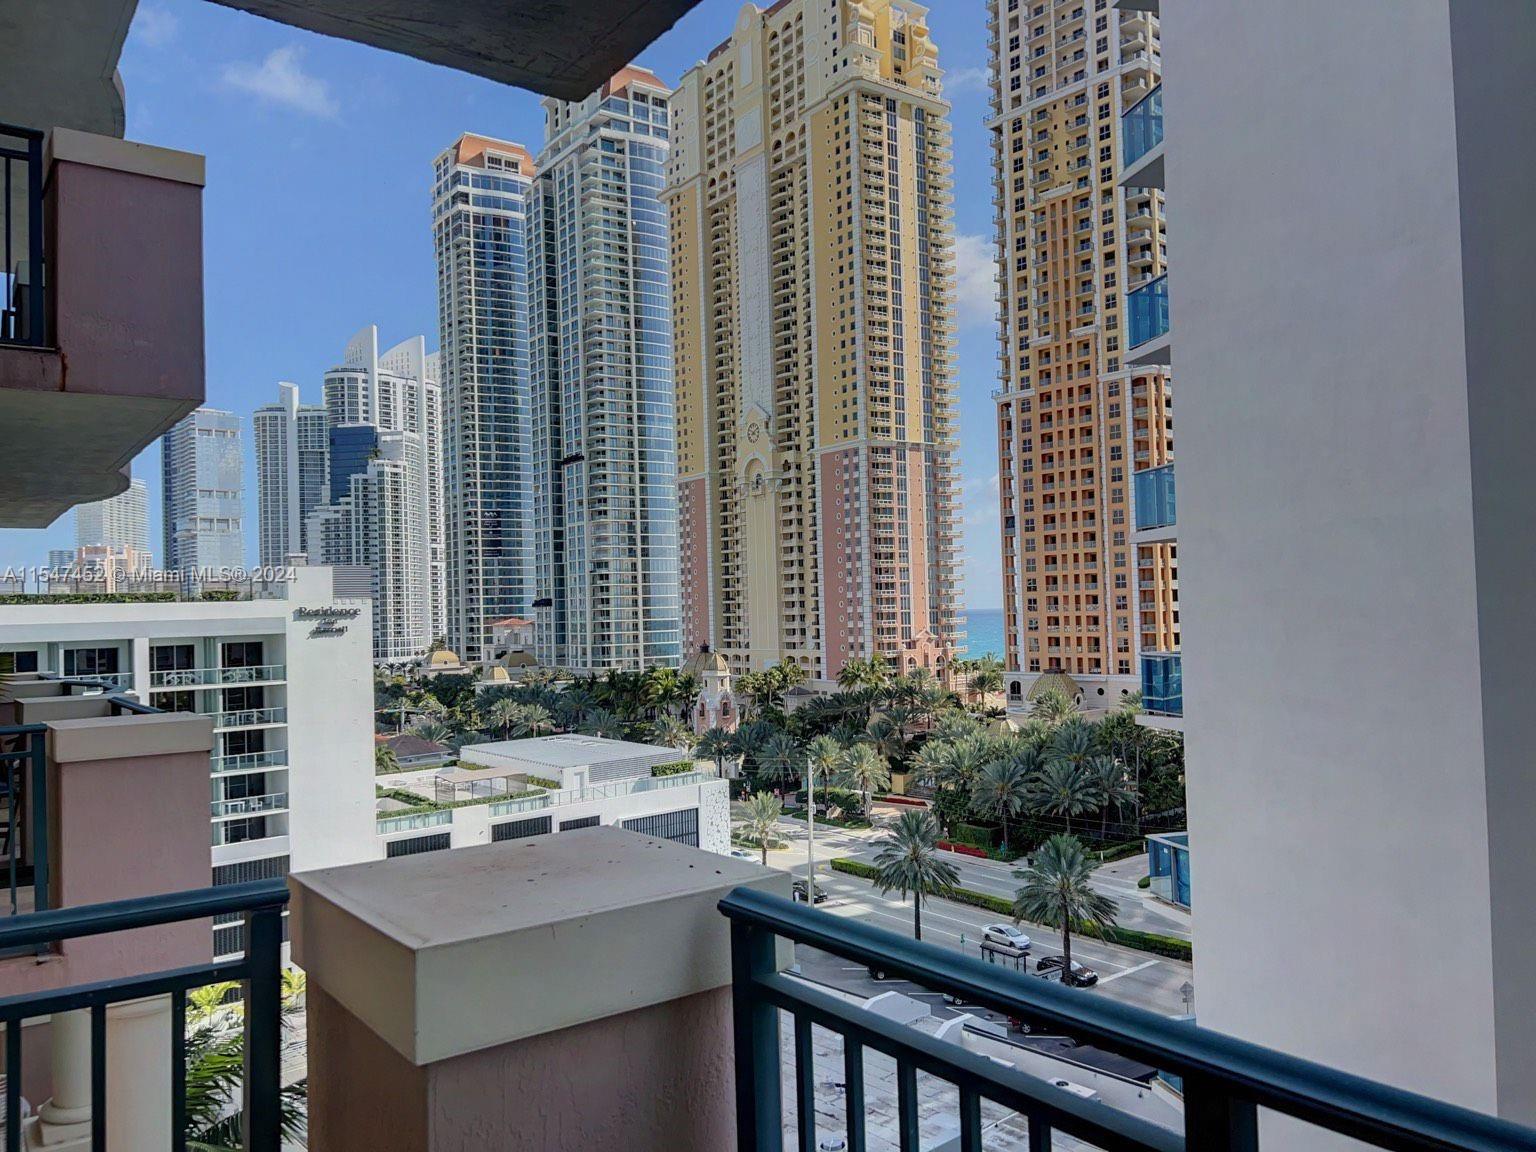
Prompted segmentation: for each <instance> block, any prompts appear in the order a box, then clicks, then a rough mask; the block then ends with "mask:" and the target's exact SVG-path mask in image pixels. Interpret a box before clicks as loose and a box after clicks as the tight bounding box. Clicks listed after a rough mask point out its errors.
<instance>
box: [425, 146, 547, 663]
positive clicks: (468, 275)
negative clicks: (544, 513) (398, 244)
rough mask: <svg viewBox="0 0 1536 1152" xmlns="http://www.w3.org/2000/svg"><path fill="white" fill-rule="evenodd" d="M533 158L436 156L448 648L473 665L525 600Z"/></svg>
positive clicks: (498, 151)
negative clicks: (499, 624) (498, 624)
mask: <svg viewBox="0 0 1536 1152" xmlns="http://www.w3.org/2000/svg"><path fill="white" fill-rule="evenodd" d="M532 178H533V158H532V157H531V156H530V155H529V154H528V152H527V150H526V149H524V148H523V147H522V146H521V145H518V144H509V143H505V142H503V141H499V140H491V139H487V138H485V137H482V136H469V135H466V136H461V137H460V138H459V139H458V140H457V141H456V142H455V143H454V144H453V146H452V147H450V148H449V149H447V151H445V152H444V153H443V154H442V155H441V156H439V157H438V159H437V164H436V167H435V170H434V182H433V202H432V207H433V236H434V241H435V246H436V251H437V269H438V309H439V318H440V322H441V330H442V353H441V357H442V364H441V370H442V376H443V378H442V389H443V470H444V479H445V483H444V505H445V509H444V511H445V522H446V532H445V548H444V558H445V565H444V566H445V568H446V583H447V635H448V644H449V647H450V648H452V649H453V650H454V651H455V652H457V653H458V654H459V655H460V656H461V657H462V658H463V659H464V660H465V661H469V662H474V661H479V660H481V659H483V658H484V655H485V652H486V649H487V647H488V643H489V630H490V624H491V622H492V621H494V620H498V619H501V618H503V617H506V616H515V615H527V614H528V613H529V611H530V610H531V608H532V602H533V599H534V592H533V585H534V579H533V573H534V564H533V478H532V477H533V468H532V464H533V461H532V444H533V435H532V418H531V417H532V413H531V397H530V386H529V360H528V357H529V349H528V292H529V284H528V248H527V211H528V200H529V195H530V187H531V182H532Z"/></svg>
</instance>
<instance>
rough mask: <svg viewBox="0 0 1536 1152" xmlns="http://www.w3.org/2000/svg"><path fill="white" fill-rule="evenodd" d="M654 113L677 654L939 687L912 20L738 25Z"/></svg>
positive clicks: (766, 20)
mask: <svg viewBox="0 0 1536 1152" xmlns="http://www.w3.org/2000/svg"><path fill="white" fill-rule="evenodd" d="M671 106H672V114H673V115H672V133H673V135H672V149H671V158H670V161H669V163H668V179H667V190H666V199H667V202H668V206H669V208H670V210H671V233H672V261H673V267H672V282H673V314H674V323H675V326H676V330H675V346H676V368H675V371H676V376H677V428H678V478H679V479H678V488H679V503H678V517H679V523H680V537H681V569H682V592H683V637H684V647H685V649H686V650H687V651H690V652H696V651H699V650H700V649H701V648H702V646H704V645H706V644H708V645H710V646H711V647H712V649H713V650H715V651H718V652H719V653H721V654H722V655H723V656H724V657H725V658H726V660H727V661H728V662H729V663H730V664H731V666H732V670H733V671H737V672H739V671H741V670H743V669H747V668H761V667H764V666H767V665H771V664H774V663H777V662H779V661H781V660H791V661H794V662H796V663H798V664H800V665H801V666H802V667H803V668H804V669H805V670H806V671H807V672H808V673H809V674H810V675H811V676H812V677H813V678H821V679H831V678H834V677H836V675H837V674H838V671H839V670H840V669H841V668H842V667H843V665H844V664H845V663H846V662H847V661H848V660H849V659H851V658H855V657H865V656H869V655H873V654H880V655H883V656H885V657H886V658H887V659H889V660H890V661H891V662H892V663H893V664H895V665H897V666H899V667H901V668H902V669H910V668H913V667H923V666H926V667H929V668H932V669H933V670H935V671H938V672H947V670H948V665H949V663H950V661H951V659H952V657H953V655H954V651H955V648H956V645H957V642H958V640H959V633H958V631H957V629H958V615H957V612H958V609H957V605H958V599H959V598H958V591H959V589H958V584H959V571H958V565H957V563H956V521H957V514H956V492H955V468H954V462H953V455H954V447H955V445H954V415H953V405H954V388H955V382H954V356H953V348H954V335H953V333H954V321H953V288H952V284H953V251H952V242H953V226H952V221H951V217H952V212H951V207H950V206H951V203H952V200H953V196H952V194H951V191H950V189H951V187H952V184H953V180H952V175H951V173H952V169H951V164H950V128H949V106H948V104H946V103H945V101H944V98H943V94H942V86H941V83H940V71H939V67H938V49H937V47H936V46H935V44H934V42H933V40H932V38H931V37H930V36H929V34H928V28H927V26H926V24H925V23H924V21H923V9H922V8H921V7H919V6H918V5H916V4H912V3H907V2H905V0H863V2H850V0H834V2H831V3H827V2H815V3H813V2H811V0H788V2H787V3H780V4H775V5H774V6H773V7H772V8H771V9H769V10H767V11H763V12H756V11H754V10H752V9H750V8H745V9H743V10H742V13H741V15H740V17H739V18H738V19H737V22H736V28H735V31H734V32H733V33H732V35H731V38H730V39H729V40H728V41H726V42H725V43H723V44H721V45H720V46H719V47H718V48H717V49H716V50H715V51H714V52H712V53H711V54H710V56H709V59H708V60H706V61H705V62H704V63H702V64H699V65H698V66H696V67H695V68H693V69H691V70H690V71H689V72H688V74H687V75H686V76H684V77H683V79H682V81H681V83H680V84H679V85H678V89H677V91H676V93H675V94H674V95H673V97H672V102H671Z"/></svg>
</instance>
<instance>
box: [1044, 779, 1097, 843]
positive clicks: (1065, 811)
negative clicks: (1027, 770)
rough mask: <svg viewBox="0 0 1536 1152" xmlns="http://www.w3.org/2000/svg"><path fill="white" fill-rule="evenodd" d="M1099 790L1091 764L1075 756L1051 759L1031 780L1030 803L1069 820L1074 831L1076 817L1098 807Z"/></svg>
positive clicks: (1069, 827)
mask: <svg viewBox="0 0 1536 1152" xmlns="http://www.w3.org/2000/svg"><path fill="white" fill-rule="evenodd" d="M1098 795H1099V791H1098V788H1097V787H1096V786H1095V785H1094V782H1093V777H1092V776H1090V775H1089V774H1088V770H1087V768H1085V767H1084V766H1083V765H1081V764H1076V763H1073V762H1072V761H1071V760H1048V761H1046V764H1045V767H1044V768H1042V769H1040V771H1039V772H1037V773H1036V774H1035V777H1034V779H1033V780H1032V781H1030V790H1029V796H1030V803H1031V804H1033V805H1034V807H1036V808H1038V809H1040V811H1042V812H1045V813H1047V814H1049V815H1051V816H1062V817H1065V818H1066V821H1067V834H1068V835H1069V836H1070V835H1071V834H1072V817H1074V816H1077V815H1079V814H1081V813H1083V812H1092V811H1093V810H1094V808H1096V807H1097V806H1098V805H1097V801H1098Z"/></svg>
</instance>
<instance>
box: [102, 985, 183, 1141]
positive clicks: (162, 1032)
mask: <svg viewBox="0 0 1536 1152" xmlns="http://www.w3.org/2000/svg"><path fill="white" fill-rule="evenodd" d="M170 1050H171V1002H170V1000H169V998H167V997H164V996H157V997H153V998H151V999H147V1000H135V1001H134V1002H133V1003H131V1004H120V1005H116V1006H114V1007H112V1008H109V1009H107V1131H108V1132H111V1133H114V1134H117V1133H121V1134H122V1135H121V1137H117V1138H119V1139H121V1141H122V1143H123V1146H124V1147H127V1148H169V1147H170V1146H171V1062H170V1060H169V1059H168V1058H167V1053H169V1052H170Z"/></svg>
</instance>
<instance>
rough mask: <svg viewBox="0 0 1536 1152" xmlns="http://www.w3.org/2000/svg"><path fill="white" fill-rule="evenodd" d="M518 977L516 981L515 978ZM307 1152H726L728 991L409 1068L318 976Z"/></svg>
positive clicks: (730, 1122)
mask: <svg viewBox="0 0 1536 1152" xmlns="http://www.w3.org/2000/svg"><path fill="white" fill-rule="evenodd" d="M513 978H514V979H516V978H518V977H513ZM308 1031H309V1069H310V1079H309V1092H310V1106H309V1125H310V1128H309V1138H310V1147H312V1148H324V1149H326V1150H327V1152H546V1150H550V1149H581V1152H723V1150H725V1149H729V1148H733V1147H735V1143H736V1134H735V1102H734V1097H733V1092H734V1069H735V1063H734V1057H733V1054H732V1046H731V1036H732V1033H731V993H730V989H728V988H719V989H715V990H713V991H710V992H702V993H699V994H697V995H694V996H688V997H684V998H682V999H679V1000H673V1001H669V1002H667V1003H663V1004H658V1005H654V1006H652V1007H649V1008H642V1009H639V1010H637V1011H634V1012H626V1013H623V1014H621V1015H618V1016H611V1017H608V1018H606V1019H603V1020H596V1021H593V1022H591V1023H588V1024H581V1025H577V1026H576V1027H573V1028H566V1029H563V1030H561V1031H558V1032H552V1033H548V1034H546V1035H543V1036H535V1037H532V1038H529V1039H527V1040H522V1041H519V1042H517V1043H514V1044H507V1045H503V1046H501V1047H498V1048H491V1049H487V1050H484V1051H481V1052H474V1053H470V1054H468V1055H465V1056H457V1057H454V1058H452V1059H449V1060H444V1061H442V1062H440V1063H437V1064H432V1065H428V1066H427V1067H425V1068H417V1067H415V1066H414V1065H412V1064H411V1063H410V1062H409V1061H407V1060H406V1059H405V1058H404V1057H403V1056H401V1055H400V1054H399V1053H398V1052H396V1051H395V1049H393V1048H392V1047H390V1046H389V1045H388V1044H386V1043H385V1042H384V1041H383V1040H381V1039H380V1038H379V1037H378V1036H377V1035H376V1034H375V1033H374V1032H372V1031H371V1030H369V1029H368V1027H367V1026H366V1025H364V1024H363V1023H361V1022H360V1021H359V1020H358V1019H357V1018H356V1017H355V1016H353V1015H352V1014H351V1013H350V1012H348V1011H347V1010H346V1009H345V1008H344V1007H342V1006H341V1005H340V1004H339V1003H338V1002H337V1001H336V1000H335V999H333V998H332V997H330V996H329V995H328V994H326V992H325V991H324V989H321V988H317V987H316V986H315V985H314V984H313V982H312V983H311V985H310V988H309V994H308Z"/></svg>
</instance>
